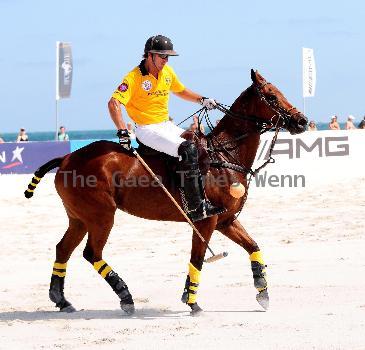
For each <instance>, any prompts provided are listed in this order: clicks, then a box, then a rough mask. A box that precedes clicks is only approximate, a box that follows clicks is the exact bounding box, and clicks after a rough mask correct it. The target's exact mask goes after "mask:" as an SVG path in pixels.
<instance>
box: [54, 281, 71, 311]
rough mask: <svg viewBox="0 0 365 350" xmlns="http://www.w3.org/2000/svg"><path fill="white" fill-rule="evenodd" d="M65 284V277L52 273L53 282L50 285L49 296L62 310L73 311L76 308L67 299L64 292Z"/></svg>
mask: <svg viewBox="0 0 365 350" xmlns="http://www.w3.org/2000/svg"><path fill="white" fill-rule="evenodd" d="M64 284H65V278H64V277H59V276H56V275H52V277H51V284H50V286H49V298H50V299H51V300H52V301H53V302H54V303H56V307H58V308H59V309H60V311H66V312H73V311H75V309H74V308H73V306H72V305H71V303H70V302H68V301H67V300H66V298H65V296H64V293H63V288H64Z"/></svg>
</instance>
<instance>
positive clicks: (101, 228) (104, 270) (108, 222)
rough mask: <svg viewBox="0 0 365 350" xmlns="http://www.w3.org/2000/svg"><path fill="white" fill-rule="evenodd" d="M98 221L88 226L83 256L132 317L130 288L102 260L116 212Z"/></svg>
mask: <svg viewBox="0 0 365 350" xmlns="http://www.w3.org/2000/svg"><path fill="white" fill-rule="evenodd" d="M110 214H112V215H110ZM97 220H98V221H97V223H96V222H94V223H92V224H89V225H88V232H89V235H88V240H87V243H86V247H85V249H84V253H83V256H84V258H85V259H86V260H87V261H88V262H90V263H91V264H92V265H93V267H94V269H95V270H96V271H97V272H98V273H99V274H100V276H101V277H103V278H104V279H105V281H106V282H107V283H108V284H109V285H110V287H111V288H112V289H113V291H114V292H115V293H116V294H117V295H118V297H119V299H120V307H121V309H122V310H123V311H125V312H126V313H127V314H128V315H131V314H133V313H134V302H133V298H132V295H131V294H130V292H129V290H128V286H127V285H126V283H125V282H124V281H123V280H122V279H121V278H120V277H119V276H118V274H117V273H115V272H114V271H113V270H112V268H111V267H110V266H109V265H108V264H107V263H106V262H105V260H103V258H102V252H103V249H104V246H105V243H106V242H107V240H108V237H109V233H110V230H111V229H112V227H113V223H114V212H113V213H108V214H106V215H105V214H104V216H103V217H98V218H97Z"/></svg>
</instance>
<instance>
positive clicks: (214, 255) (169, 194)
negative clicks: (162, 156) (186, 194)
mask: <svg viewBox="0 0 365 350" xmlns="http://www.w3.org/2000/svg"><path fill="white" fill-rule="evenodd" d="M131 150H132V152H133V154H134V155H135V156H136V157H137V159H138V160H139V161H140V162H141V163H142V165H143V166H144V167H145V168H146V170H147V171H148V172H149V173H150V175H151V176H152V177H153V179H154V180H155V181H156V182H157V183H158V184H159V185H160V187H161V188H162V189H163V190H164V192H165V193H166V194H167V195H168V196H169V198H170V199H171V201H172V203H174V204H175V206H176V208H177V209H178V210H179V211H180V213H181V214H182V215H183V216H184V218H185V220H186V221H187V222H188V224H189V225H190V226H191V227H192V229H193V230H194V232H195V233H196V234H197V235H198V237H199V238H200V239H201V240H202V242H203V243H205V244H206V246H207V248H208V250H209V251H210V253H211V254H212V256H211V257H210V258H208V259H205V260H204V262H206V263H211V262H214V261H217V260H220V259H222V258H225V257H226V256H227V255H228V253H227V252H223V253H220V254H217V255H216V254H214V252H213V250H212V249H210V247H209V245H208V243H207V241H206V240H205V239H204V237H203V236H202V235H201V233H200V232H199V231H198V229H197V228H196V227H195V225H194V224H193V222H192V221H191V220H190V218H189V217H188V216H187V215H186V213H185V212H184V210H183V209H182V208H181V207H180V205H179V203H178V202H176V200H175V198H174V197H173V196H172V194H171V193H170V192H169V191H168V190H167V188H166V187H165V186H164V184H163V183H162V182H161V181H160V179H159V178H158V177H157V176H156V175H155V173H154V172H153V171H152V169H151V168H150V167H149V166H148V164H147V163H146V162H145V161H144V160H143V158H142V157H141V156H140V155H139V154H138V152H137V151H136V150H135V149H134V148H132V149H131Z"/></svg>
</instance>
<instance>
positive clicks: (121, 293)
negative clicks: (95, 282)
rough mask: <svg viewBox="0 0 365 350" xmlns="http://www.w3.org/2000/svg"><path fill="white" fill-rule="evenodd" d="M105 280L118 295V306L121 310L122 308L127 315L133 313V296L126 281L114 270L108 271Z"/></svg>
mask: <svg viewBox="0 0 365 350" xmlns="http://www.w3.org/2000/svg"><path fill="white" fill-rule="evenodd" d="M105 280H106V281H107V282H108V284H109V285H110V286H111V287H112V289H113V291H114V292H115V293H116V294H117V295H118V297H119V299H120V307H121V308H122V310H124V311H125V312H126V313H127V314H128V315H131V314H132V313H134V302H133V298H132V295H131V293H130V292H129V290H128V286H127V285H126V283H125V282H124V281H123V280H122V279H121V278H120V277H119V276H118V274H117V273H115V272H114V271H110V272H109V273H108V274H107V275H106V277H105Z"/></svg>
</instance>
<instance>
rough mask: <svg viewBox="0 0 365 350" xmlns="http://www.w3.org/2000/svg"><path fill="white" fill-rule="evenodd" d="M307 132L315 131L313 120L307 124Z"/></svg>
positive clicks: (315, 126)
mask: <svg viewBox="0 0 365 350" xmlns="http://www.w3.org/2000/svg"><path fill="white" fill-rule="evenodd" d="M308 131H317V125H316V123H315V122H314V121H313V120H311V121H310V122H309V124H308Z"/></svg>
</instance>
